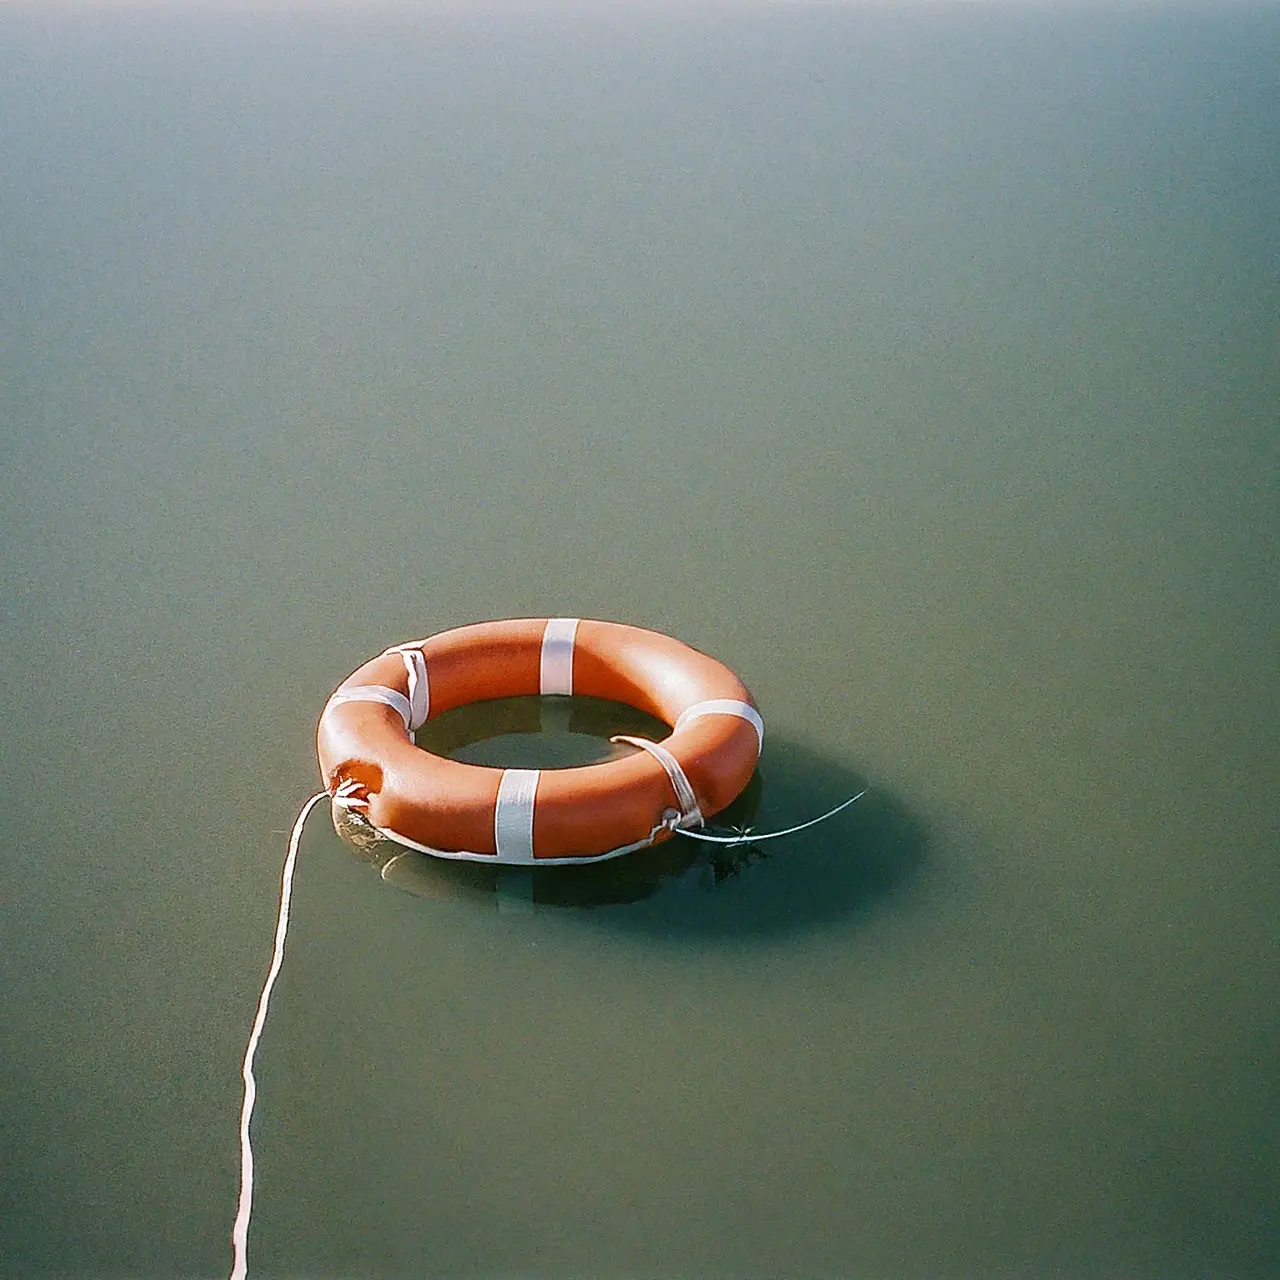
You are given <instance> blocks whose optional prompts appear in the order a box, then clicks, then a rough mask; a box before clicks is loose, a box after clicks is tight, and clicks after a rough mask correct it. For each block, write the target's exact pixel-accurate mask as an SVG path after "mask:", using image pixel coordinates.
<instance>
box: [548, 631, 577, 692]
mask: <svg viewBox="0 0 1280 1280" xmlns="http://www.w3.org/2000/svg"><path fill="white" fill-rule="evenodd" d="M577 633H578V619H577V618H548V619H547V629H546V630H545V631H544V632H543V633H542V664H541V669H540V676H541V681H540V684H541V688H540V692H541V693H542V694H544V695H547V694H557V693H558V694H569V693H572V692H573V642H574V637H575V636H576V635H577Z"/></svg>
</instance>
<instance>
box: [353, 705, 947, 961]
mask: <svg viewBox="0 0 1280 1280" xmlns="http://www.w3.org/2000/svg"><path fill="white" fill-rule="evenodd" d="M428 729H429V731H430V732H422V733H420V734H419V738H418V740H419V743H420V745H422V746H424V747H426V748H427V749H429V750H432V751H436V752H439V753H441V754H445V755H450V756H453V757H454V758H457V759H464V760H468V761H470V762H472V763H475V764H486V765H494V766H501V767H507V768H531V767H533V768H556V767H559V768H565V767H572V766H575V765H585V764H592V763H596V762H598V761H600V760H605V759H610V758H613V757H615V756H616V755H618V754H621V753H626V752H630V751H632V750H634V748H630V747H626V746H614V745H611V744H610V743H609V742H608V741H607V738H608V736H609V735H610V734H617V733H630V734H644V735H647V736H650V737H655V738H661V737H663V736H665V735H666V734H667V733H668V732H669V730H668V729H667V727H666V726H665V725H663V724H662V723H661V722H660V721H656V720H653V719H652V718H651V717H649V716H646V715H644V713H642V712H638V711H635V710H634V709H632V708H629V707H624V706H620V705H619V704H616V703H609V702H603V701H600V700H597V699H588V698H566V699H538V698H519V699H504V700H502V701H501V702H490V703H479V704H475V705H473V706H470V707H464V708H459V709H458V710H457V711H454V712H450V713H449V714H448V715H446V716H442V717H441V718H440V720H439V721H435V722H432V724H431V725H429V726H428ZM864 787H866V788H867V794H866V795H865V796H864V797H863V798H862V799H861V800H859V801H858V802H857V803H856V804H854V805H853V806H852V807H851V808H849V809H847V810H845V811H844V812H843V813H840V814H838V815H836V816H835V817H833V818H831V819H830V820H829V821H827V822H824V823H822V824H820V825H819V826H817V827H814V828H812V829H811V830H809V831H805V832H802V833H799V834H797V835H795V836H788V837H785V838H783V839H779V840H770V841H766V842H762V843H760V844H752V843H745V844H741V845H733V846H717V845H713V844H708V843H705V842H702V841H697V840H693V839H690V838H687V837H682V836H676V837H673V838H672V839H670V840H667V841H664V842H663V843H662V844H660V845H657V846H655V847H654V848H652V849H646V850H641V851H638V852H636V853H631V854H626V855H624V856H622V857H620V858H616V859H613V860H610V861H608V862H602V863H595V864H588V865H585V866H580V867H572V866H570V867H543V868H534V869H525V868H519V867H511V868H497V867H491V866H485V865H483V864H477V863H472V862H451V861H447V860H444V859H439V858H432V857H430V856H428V855H425V854H420V853H416V852H414V851H409V850H404V849H403V848H401V847H400V846H398V845H395V844H392V843H390V842H388V841H386V840H382V839H379V838H376V837H374V838H370V834H369V832H368V828H363V829H362V828H361V826H360V825H359V824H358V823H357V824H352V823H349V822H339V823H337V824H336V825H338V830H339V834H341V835H342V836H343V837H344V839H345V840H346V841H347V843H348V844H349V845H351V846H352V848H353V849H355V851H356V852H357V854H358V856H360V857H361V858H363V859H365V860H367V861H369V862H370V863H372V864H373V865H374V866H375V867H377V868H378V870H379V871H380V873H381V875H382V878H383V879H384V880H385V881H386V882H387V883H388V884H390V885H393V886H394V887H395V888H397V889H400V890H403V891H405V892H408V893H412V894H415V895H417V896H419V897H421V898H424V899H431V900H434V901H455V902H459V903H462V902H470V903H471V904H473V905H475V906H480V907H484V908H487V909H493V908H494V907H496V908H497V909H498V910H499V911H502V912H510V913H525V914H527V913H530V912H535V911H541V910H550V909H561V910H575V911H582V912H586V911H591V912H595V913H597V916H598V917H599V919H598V921H597V922H598V923H601V924H605V923H607V924H608V926H609V927H611V928H615V929H618V930H620V931H635V932H641V933H643V932H650V933H655V934H662V935H672V934H684V935H689V936H751V935H759V934H768V933H777V932H787V931H792V930H798V929H805V928H809V927H813V926H815V925H819V924H822V923H827V922H833V921H835V920H837V919H840V918H842V917H845V916H847V915H850V914H852V913H855V912H858V911H862V910H867V909H869V908H871V907H872V906H874V905H875V904H876V903H877V902H880V901H882V900H884V899H886V898H887V897H889V896H890V895H891V894H892V893H894V892H898V891H901V890H903V889H904V888H905V887H906V886H907V885H908V884H909V883H910V881H911V879H912V878H913V876H914V874H915V872H916V871H917V869H918V868H919V866H920V865H921V863H922V862H923V860H924V858H925V855H926V849H927V840H926V836H925V832H924V830H923V828H922V826H921V824H920V823H919V822H918V821H917V820H916V819H915V818H913V817H912V815H911V814H910V813H908V812H907V810H906V809H905V808H904V807H903V806H902V805H901V804H899V803H898V802H897V801H896V800H895V799H894V798H893V796H891V795H890V794H888V793H887V792H884V791H882V790H880V789H878V788H876V787H873V786H872V787H869V786H868V784H867V781H866V780H865V779H864V778H863V777H861V776H860V775H859V774H858V773H857V772H856V771H855V770H853V769H850V768H848V767H847V766H845V765H843V764H840V763H837V762H835V761H832V760H830V759H827V758H825V757H823V756H821V755H820V754H818V753H816V752H814V751H813V750H811V749H809V748H807V747H805V746H803V745H801V744H799V743H796V742H793V741H789V740H787V739H785V738H781V737H779V736H778V735H777V734H769V735H767V736H766V739H765V752H764V756H763V758H762V760H761V764H760V767H759V769H758V770H757V771H756V773H755V774H754V776H753V777H752V779H751V781H750V783H749V784H748V785H747V788H746V790H745V791H744V792H743V793H742V795H741V796H739V797H738V799H737V800H735V801H734V802H733V804H732V805H730V806H729V808H728V809H726V810H724V811H723V812H722V813H720V814H717V815H716V817H715V818H714V819H712V821H711V823H710V824H709V825H708V828H707V829H708V830H710V831H715V832H717V833H722V834H733V833H737V832H741V831H746V832H747V833H751V832H757V833H761V834H763V833H767V832H769V831H777V830H781V829H782V828H785V827H788V826H792V825H794V824H796V823H800V822H803V821H805V820H807V819H809V818H812V817H814V816H816V815H817V814H819V813H822V812H824V811H826V810H827V809H830V808H831V807H832V806H833V805H835V804H838V803H839V802H840V801H841V800H843V799H847V798H848V797H849V796H851V795H853V794H855V793H856V792H858V791H860V790H862V789H863V788H864Z"/></svg>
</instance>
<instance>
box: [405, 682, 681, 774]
mask: <svg viewBox="0 0 1280 1280" xmlns="http://www.w3.org/2000/svg"><path fill="white" fill-rule="evenodd" d="M670 732H671V726H670V725H668V724H664V723H663V722H662V721H661V720H659V719H658V718H657V717H656V716H651V715H649V714H648V712H645V711H641V710H639V709H638V708H636V707H629V706H627V705H626V704H625V703H622V702H612V701H610V700H609V699H607V698H588V697H581V696H577V695H574V696H569V697H539V696H537V695H533V696H530V697H519V698H490V699H487V700H485V701H483V702H472V703H468V704H467V705H466V706H462V707H455V708H453V710H451V711H446V712H445V713H444V714H443V715H441V716H439V717H437V718H435V719H433V720H428V721H427V723H426V724H424V725H423V726H422V728H420V729H419V730H418V732H417V734H416V735H415V740H416V742H417V743H418V745H419V746H420V747H422V748H423V749H424V750H426V751H431V752H434V753H435V754H436V755H442V756H448V757H450V758H451V759H453V760H460V761H462V762H464V763H466V764H477V765H488V766H490V767H491V768H498V769H572V768H579V767H582V766H586V765H593V764H601V763H603V762H605V761H607V760H617V759H619V758H620V757H622V756H626V755H631V754H633V753H634V752H635V751H636V750H637V749H638V748H636V747H632V746H628V745H627V744H626V743H611V742H610V741H609V738H610V737H611V736H613V735H614V734H629V735H631V736H633V737H640V738H652V739H653V740H654V741H661V740H662V739H663V738H665V737H666V736H667V735H668V734H669V733H670Z"/></svg>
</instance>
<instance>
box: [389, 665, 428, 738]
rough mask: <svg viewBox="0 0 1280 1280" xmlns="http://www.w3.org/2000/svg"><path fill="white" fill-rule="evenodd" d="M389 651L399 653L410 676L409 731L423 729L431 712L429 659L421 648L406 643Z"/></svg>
mask: <svg viewBox="0 0 1280 1280" xmlns="http://www.w3.org/2000/svg"><path fill="white" fill-rule="evenodd" d="M387 652H388V653H398V654H399V655H400V657H401V659H402V660H403V661H404V669H405V672H406V673H407V674H408V676H409V705H410V707H411V708H412V714H411V716H410V719H409V732H410V733H413V732H414V731H415V730H417V729H421V728H422V726H423V725H424V724H426V723H427V716H428V715H429V714H430V713H431V685H430V684H429V683H428V681H427V660H426V658H424V657H423V655H422V650H421V649H414V648H412V647H409V646H406V645H396V646H395V648H393V649H388V650H387Z"/></svg>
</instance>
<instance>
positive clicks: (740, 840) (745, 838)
mask: <svg viewBox="0 0 1280 1280" xmlns="http://www.w3.org/2000/svg"><path fill="white" fill-rule="evenodd" d="M866 794H867V790H866V788H865V787H864V788H863V789H862V790H861V791H859V792H858V794H857V795H856V796H850V797H849V798H848V799H847V800H844V801H842V802H841V803H840V804H838V805H836V807H835V808H834V809H828V810H827V811H826V813H823V814H819V815H818V817H816V818H810V819H809V821H808V822H802V823H800V824H799V825H798V826H795V827H787V828H786V830H784V831H768V832H765V833H763V834H760V835H757V834H753V833H751V832H748V833H746V834H744V835H737V836H713V835H711V834H710V833H709V832H707V831H690V830H689V829H688V828H687V827H677V828H676V835H678V836H688V837H689V838H690V839H691V840H706V841H708V842H709V843H711V844H759V843H760V841H761V840H778V839H780V838H781V837H782V836H793V835H795V833H796V832H797V831H804V830H805V829H806V828H807V827H816V826H817V825H818V823H820V822H825V821H826V820H827V819H828V818H834V817H835V816H836V814H837V813H839V812H840V811H841V810H842V809H847V808H848V807H849V806H850V805H851V804H852V803H853V802H854V801H855V800H861V799H862V797H863V796H865V795H866Z"/></svg>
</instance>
